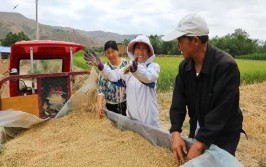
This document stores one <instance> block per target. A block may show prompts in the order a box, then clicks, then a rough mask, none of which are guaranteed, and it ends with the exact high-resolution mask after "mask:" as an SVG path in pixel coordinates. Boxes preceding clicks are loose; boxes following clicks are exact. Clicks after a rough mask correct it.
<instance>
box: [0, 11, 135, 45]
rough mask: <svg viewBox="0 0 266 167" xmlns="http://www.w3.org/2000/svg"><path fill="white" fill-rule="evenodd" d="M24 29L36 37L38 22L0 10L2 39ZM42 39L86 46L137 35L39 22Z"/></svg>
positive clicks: (0, 35)
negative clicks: (10, 33)
mask: <svg viewBox="0 0 266 167" xmlns="http://www.w3.org/2000/svg"><path fill="white" fill-rule="evenodd" d="M21 31H23V32H24V33H25V34H26V35H28V37H29V38H30V39H35V37H36V22H35V20H32V19H28V18H26V17H25V16H23V15H21V14H19V13H12V12H0V39H3V38H4V37H5V36H6V34H8V33H9V32H12V33H18V32H21ZM39 36H40V39H50V40H62V41H69V42H76V43H81V44H83V45H85V46H102V45H103V44H104V43H105V42H106V41H108V40H115V41H117V42H122V41H124V39H132V38H134V37H135V35H134V34H133V35H120V34H116V33H112V32H104V31H84V30H78V29H73V28H70V27H60V26H50V25H44V24H41V23H39Z"/></svg>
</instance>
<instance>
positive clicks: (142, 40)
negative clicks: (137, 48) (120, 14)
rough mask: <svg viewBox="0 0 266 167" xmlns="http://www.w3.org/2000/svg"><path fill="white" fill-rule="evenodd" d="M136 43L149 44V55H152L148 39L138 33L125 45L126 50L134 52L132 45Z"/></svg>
mask: <svg viewBox="0 0 266 167" xmlns="http://www.w3.org/2000/svg"><path fill="white" fill-rule="evenodd" d="M136 43H145V44H147V45H148V46H149V49H150V55H149V56H152V55H154V49H153V47H152V45H151V42H150V39H149V38H148V37H147V36H145V35H138V36H137V37H136V38H135V39H133V40H132V41H131V42H130V43H129V44H128V46H127V52H129V53H131V54H132V55H133V54H134V45H135V44H136Z"/></svg>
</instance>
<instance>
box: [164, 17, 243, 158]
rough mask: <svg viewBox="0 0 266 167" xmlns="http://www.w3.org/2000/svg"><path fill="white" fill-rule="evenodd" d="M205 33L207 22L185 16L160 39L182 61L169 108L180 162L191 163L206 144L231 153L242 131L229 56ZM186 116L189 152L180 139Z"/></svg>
mask: <svg viewBox="0 0 266 167" xmlns="http://www.w3.org/2000/svg"><path fill="white" fill-rule="evenodd" d="M208 34H209V28H208V25H207V23H206V21H205V20H204V19H203V18H202V17H201V16H199V15H197V14H190V15H187V16H185V17H183V18H182V19H181V20H180V21H179V23H178V25H177V28H176V29H175V30H174V31H173V32H171V33H169V34H167V35H165V36H163V37H162V40H164V41H171V40H174V39H177V41H178V47H179V50H180V51H181V53H182V54H183V56H184V58H185V59H184V60H183V61H182V62H181V63H180V65H179V72H178V75H177V77H176V81H175V88H174V92H173V98H172V105H171V108H170V120H171V125H172V126H171V129H170V133H171V135H172V139H173V143H172V148H173V153H174V155H175V157H176V159H177V160H178V161H181V162H184V154H186V155H187V159H188V160H190V159H193V158H195V157H197V156H199V155H201V154H202V153H203V152H204V150H205V149H207V148H208V147H209V146H210V145H211V144H215V145H217V146H219V147H220V148H222V149H224V150H226V151H228V152H229V153H230V154H232V155H235V151H236V148H237V145H238V142H239V139H240V133H241V130H242V122H243V115H242V112H241V110H240V108H239V84H240V73H239V69H238V66H237V64H236V62H235V60H234V59H233V57H232V56H230V55H229V54H227V53H225V52H223V51H221V50H219V49H218V48H215V47H213V46H211V45H210V44H208ZM187 112H188V115H189V118H190V120H189V123H190V134H189V137H191V138H195V139H196V141H195V142H194V144H193V145H192V147H191V148H190V149H189V150H188V151H187V148H186V145H185V142H184V140H183V139H182V137H181V135H180V133H181V132H182V126H183V122H184V119H185V116H186V113H187Z"/></svg>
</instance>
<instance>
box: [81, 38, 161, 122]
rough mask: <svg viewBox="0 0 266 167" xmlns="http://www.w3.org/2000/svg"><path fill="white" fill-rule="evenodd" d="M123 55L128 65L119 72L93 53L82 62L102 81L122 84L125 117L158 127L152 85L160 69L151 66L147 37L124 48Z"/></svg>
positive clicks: (156, 107)
mask: <svg viewBox="0 0 266 167" xmlns="http://www.w3.org/2000/svg"><path fill="white" fill-rule="evenodd" d="M127 51H128V56H129V57H130V59H131V62H132V63H130V65H129V66H127V67H125V68H123V69H116V70H112V69H110V67H108V66H106V65H103V64H102V62H101V61H100V59H99V57H98V56H97V55H96V54H95V53H89V54H87V55H86V56H85V57H84V58H85V60H86V61H87V62H88V63H89V64H92V65H94V66H97V67H98V69H99V70H100V71H101V74H102V76H103V77H104V78H107V79H108V80H110V81H112V82H117V81H118V80H120V79H122V80H124V81H125V83H126V94H127V111H126V113H127V116H128V117H130V118H131V119H135V120H138V121H141V122H143V123H146V124H149V125H152V126H156V127H159V111H158V106H157V99H156V82H157V79H158V77H159V73H160V66H159V65H158V64H157V63H154V62H152V61H153V60H154V58H155V54H154V49H153V47H152V45H151V43H150V40H149V38H148V37H147V36H145V35H139V36H137V37H136V38H135V39H134V40H132V41H131V42H130V43H129V44H128V48H127ZM129 71H130V72H129Z"/></svg>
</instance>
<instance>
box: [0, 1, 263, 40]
mask: <svg viewBox="0 0 266 167" xmlns="http://www.w3.org/2000/svg"><path fill="white" fill-rule="evenodd" d="M35 2H36V0H1V5H0V11H1V12H17V13H21V14H22V15H24V16H26V17H27V18H30V19H35V17H36V14H35V11H36V10H35ZM16 5H18V6H17V7H16V8H15V9H13V8H14V6H16ZM265 7H266V1H265V0H252V1H250V0H216V1H214V0H190V1H188V0H38V11H39V12H38V18H39V23H41V24H47V25H52V26H62V27H71V28H75V29H80V30H85V31H97V30H102V31H106V32H114V33H118V34H145V35H155V34H156V35H164V34H166V33H168V32H170V31H171V30H172V29H174V28H175V27H176V25H177V22H178V21H179V20H180V19H181V18H182V17H183V16H185V15H187V14H190V13H198V14H200V15H201V16H203V17H204V18H205V19H206V21H207V23H208V25H209V29H210V37H214V36H216V35H217V36H219V37H221V36H224V35H226V34H228V33H233V32H234V30H235V29H237V28H242V29H243V30H245V31H246V32H247V33H248V34H249V35H250V38H252V39H260V40H263V41H266V25H265V24H266V10H265Z"/></svg>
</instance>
